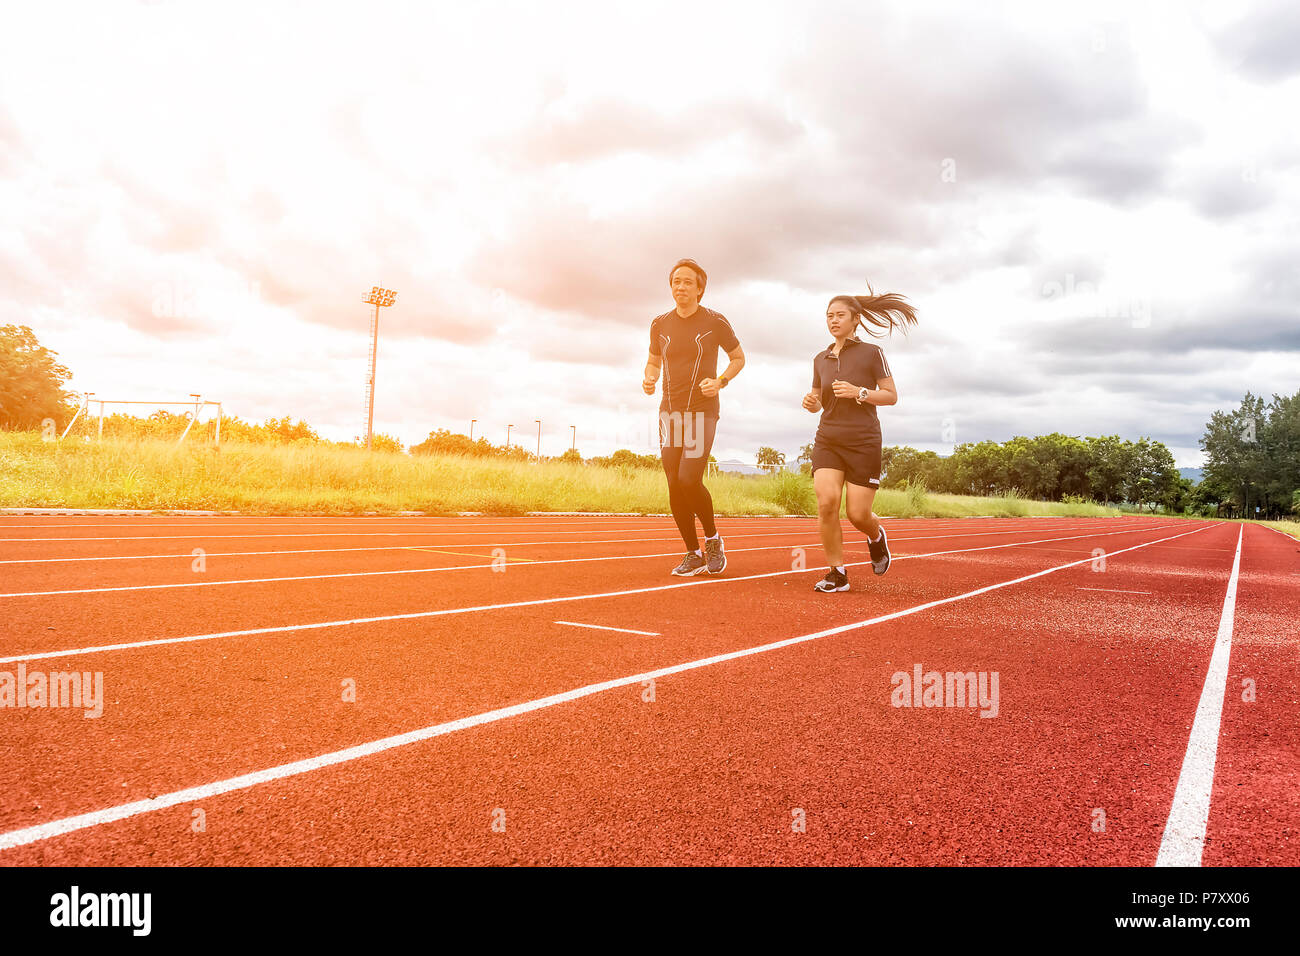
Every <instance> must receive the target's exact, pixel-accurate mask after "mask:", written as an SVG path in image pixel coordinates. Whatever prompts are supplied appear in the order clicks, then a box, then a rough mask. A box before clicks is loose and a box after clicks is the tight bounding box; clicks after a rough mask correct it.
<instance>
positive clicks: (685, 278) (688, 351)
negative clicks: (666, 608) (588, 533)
mask: <svg viewBox="0 0 1300 956" xmlns="http://www.w3.org/2000/svg"><path fill="white" fill-rule="evenodd" d="M708 281H709V277H708V276H707V275H706V274H705V272H704V269H703V268H701V267H700V264H699V263H698V262H696V261H695V260H694V259H679V260H678V261H677V262H676V263H675V264H674V265H673V267H672V269H670V270H669V272H668V284H669V287H670V288H671V289H672V291H673V300H674V301H675V302H676V307H675V308H673V309H672V310H671V311H669V312H665V313H664V314H663V315H660V316H656V317H655V318H654V319H653V320H652V321H651V323H650V357H649V358H648V359H647V360H646V366H645V376H644V379H643V381H642V383H641V387H642V388H643V389H644V390H645V393H646V394H647V395H653V394H654V393H655V383H656V382H657V381H658V380H659V369H660V367H661V366H662V368H663V373H664V396H663V400H662V401H661V402H660V403H659V455H660V458H662V460H663V465H664V473H665V474H666V475H667V476H668V502H669V506H670V507H671V508H672V512H673V520H674V521H675V522H677V530H678V531H680V532H681V535H682V541H684V542H685V544H686V556H685V557H683V558H682V562H681V564H679V565H678V566H677V567H676V568H674V569H673V572H672V573H673V574H678V575H690V574H703V573H704V572H706V571H707V572H708V573H709V574H721V573H722V571H723V570H724V569H725V568H726V567H727V554H726V552H725V551H724V550H723V547H722V536H721V535H719V534H718V529H717V526H716V525H715V523H714V520H713V499H712V497H710V495H709V491H708V489H707V488H705V487H704V472H705V470H706V468H707V467H708V464H709V451H710V449H712V448H713V436H714V434H715V433H716V431H717V427H718V410H719V407H720V405H719V402H718V392H720V391H721V390H722V389H723V388H725V387H726V385H727V383H728V382H730V381H731V380H732V379H733V378H735V377H736V374H737V373H738V372H739V371H740V370H741V369H742V368H744V367H745V353H744V352H743V351H742V350H741V348H740V341H739V340H738V339H737V338H736V333H735V332H733V331H732V329H731V325H730V323H728V322H727V320H726V319H725V318H724V317H723V316H722V315H721V313H718V312H714V311H713V310H712V309H706V308H704V307H703V306H701V305H700V299H701V298H703V297H704V286H705V284H706V283H707V282H708ZM718 349H722V350H723V351H724V352H726V353H727V357H728V358H729V359H731V363H730V364H729V365H728V366H727V370H726V371H725V372H723V373H722V374H721V375H717V369H718ZM714 376H717V377H716V378H715V377H714ZM696 518H699V520H700V526H701V527H703V528H704V534H705V540H704V550H703V551H701V550H700V539H699V536H698V535H697V534H696V533H695V519H696Z"/></svg>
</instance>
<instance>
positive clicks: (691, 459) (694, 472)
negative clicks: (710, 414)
mask: <svg viewBox="0 0 1300 956" xmlns="http://www.w3.org/2000/svg"><path fill="white" fill-rule="evenodd" d="M683 425H684V431H685V447H684V448H683V450H682V452H683V453H682V457H681V463H680V464H679V465H678V469H677V480H678V483H679V484H680V485H681V487H682V488H683V489H684V490H685V492H686V496H687V500H688V501H689V502H690V506H691V512H692V513H693V514H694V515H695V517H697V518H699V519H700V526H701V527H703V528H704V535H705V537H708V538H712V537H716V536H717V533H718V527H717V524H716V522H715V521H714V519H713V496H712V495H710V494H709V489H708V488H706V487H704V474H705V472H706V471H708V467H709V454H710V453H711V452H712V450H713V438H714V436H715V435H716V434H717V430H718V420H717V419H716V418H706V417H705V416H703V415H701V414H699V413H692V414H690V415H687V416H683Z"/></svg>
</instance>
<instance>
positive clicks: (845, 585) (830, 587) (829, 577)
mask: <svg viewBox="0 0 1300 956" xmlns="http://www.w3.org/2000/svg"><path fill="white" fill-rule="evenodd" d="M813 589H814V590H817V591H847V590H848V589H849V576H848V575H847V574H845V573H844V572H843V571H837V570H835V569H834V568H831V569H830V570H829V571H827V572H826V577H824V578H822V579H821V580H820V581H818V582H817V583H816V584H814V585H813Z"/></svg>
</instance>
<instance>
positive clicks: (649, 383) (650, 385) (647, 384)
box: [641, 377, 659, 395]
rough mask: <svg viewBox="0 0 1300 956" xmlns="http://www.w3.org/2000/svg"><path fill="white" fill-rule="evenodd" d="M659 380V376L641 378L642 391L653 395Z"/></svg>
mask: <svg viewBox="0 0 1300 956" xmlns="http://www.w3.org/2000/svg"><path fill="white" fill-rule="evenodd" d="M658 382H659V379H658V378H649V377H647V378H643V379H641V391H643V392H645V393H646V394H647V395H653V394H654V393H655V385H656V384H658Z"/></svg>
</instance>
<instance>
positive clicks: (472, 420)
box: [469, 418, 478, 442]
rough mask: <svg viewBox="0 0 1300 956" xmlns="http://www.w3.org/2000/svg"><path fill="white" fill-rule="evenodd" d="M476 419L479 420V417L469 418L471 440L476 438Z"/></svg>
mask: <svg viewBox="0 0 1300 956" xmlns="http://www.w3.org/2000/svg"><path fill="white" fill-rule="evenodd" d="M476 421H478V419H477V418H471V419H470V420H469V440H470V441H471V442H472V441H473V440H474V423H475V422H476Z"/></svg>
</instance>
